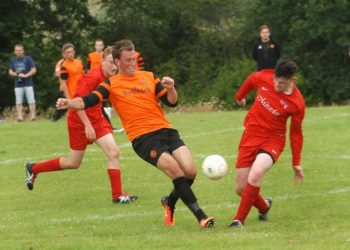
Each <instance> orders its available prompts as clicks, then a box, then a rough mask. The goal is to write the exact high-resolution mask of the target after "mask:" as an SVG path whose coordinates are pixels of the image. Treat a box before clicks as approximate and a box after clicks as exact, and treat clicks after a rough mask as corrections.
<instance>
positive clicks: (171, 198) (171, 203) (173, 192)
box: [167, 179, 194, 207]
mask: <svg viewBox="0 0 350 250" xmlns="http://www.w3.org/2000/svg"><path fill="white" fill-rule="evenodd" d="M187 182H188V185H189V186H190V187H191V186H192V184H193V182H194V180H190V179H187ZM179 198H180V197H179V195H178V194H177V193H176V190H175V188H174V189H173V190H171V192H170V194H169V196H168V202H167V203H168V205H169V206H171V207H175V204H176V202H177V201H178V199H179Z"/></svg>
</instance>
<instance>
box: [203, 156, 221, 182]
mask: <svg viewBox="0 0 350 250" xmlns="http://www.w3.org/2000/svg"><path fill="white" fill-rule="evenodd" d="M202 170H203V173H204V174H205V176H206V177H208V178H209V179H211V180H218V179H220V178H222V177H223V176H224V175H225V174H226V172H227V163H226V161H225V159H224V157H222V156H221V155H209V156H207V157H206V158H205V159H204V161H203V164H202Z"/></svg>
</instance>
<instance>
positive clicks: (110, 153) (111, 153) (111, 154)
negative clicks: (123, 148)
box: [108, 148, 120, 159]
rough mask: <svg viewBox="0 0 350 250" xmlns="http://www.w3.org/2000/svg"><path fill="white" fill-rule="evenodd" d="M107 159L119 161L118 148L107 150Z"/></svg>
mask: <svg viewBox="0 0 350 250" xmlns="http://www.w3.org/2000/svg"><path fill="white" fill-rule="evenodd" d="M108 157H109V158H110V159H119V158H120V150H119V149H118V148H115V149H111V150H109V151H108Z"/></svg>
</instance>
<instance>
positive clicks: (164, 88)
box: [56, 40, 215, 228]
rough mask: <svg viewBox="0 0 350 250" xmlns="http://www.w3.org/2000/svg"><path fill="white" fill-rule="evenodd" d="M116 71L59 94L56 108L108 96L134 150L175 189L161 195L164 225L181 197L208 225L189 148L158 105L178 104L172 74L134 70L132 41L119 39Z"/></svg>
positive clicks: (91, 103)
mask: <svg viewBox="0 0 350 250" xmlns="http://www.w3.org/2000/svg"><path fill="white" fill-rule="evenodd" d="M113 58H114V61H115V63H116V64H117V65H118V70H119V72H118V74H117V75H115V76H113V77H111V78H110V79H109V80H107V81H105V82H104V83H102V84H101V85H100V86H98V87H97V89H96V91H94V92H93V93H90V94H89V95H87V96H84V97H82V98H74V99H73V100H69V99H63V98H60V99H58V101H57V104H56V106H57V108H61V109H62V108H74V109H84V108H88V107H91V106H94V105H96V104H97V103H99V102H101V101H102V100H103V99H104V98H107V97H108V99H109V101H110V102H111V103H112V105H113V107H114V108H115V109H116V111H117V112H118V114H119V117H120V119H121V121H122V124H123V127H124V128H125V131H126V133H127V135H128V138H129V140H130V141H131V142H132V146H133V149H134V151H135V152H136V153H137V154H138V155H139V156H140V157H141V158H142V159H143V160H145V161H146V162H148V163H150V164H152V165H153V166H155V167H156V168H158V169H159V170H161V171H162V172H163V173H164V174H166V175H167V176H168V177H169V178H170V179H171V180H172V182H173V185H174V189H173V190H172V191H171V192H170V194H169V196H165V197H163V198H162V199H161V203H162V205H163V207H164V210H165V216H164V224H165V225H166V226H172V225H174V223H175V217H174V212H175V204H176V202H177V201H178V199H181V200H182V201H183V202H184V203H185V204H186V206H187V207H188V208H189V209H190V210H191V212H192V213H193V214H194V216H195V217H196V218H197V220H198V222H199V226H200V227H201V228H206V227H211V226H213V225H214V223H215V219H214V218H213V217H211V216H207V215H206V214H205V213H204V211H203V210H202V209H201V208H200V206H199V205H198V203H197V199H196V196H195V194H194V193H193V191H192V189H191V185H192V184H193V182H194V180H195V177H196V173H197V172H196V166H195V163H194V161H193V158H192V156H191V152H190V150H189V149H188V147H187V146H186V145H185V143H184V142H183V141H182V140H181V138H180V135H179V133H178V131H177V130H176V129H174V128H173V127H172V125H171V123H170V122H169V121H168V120H167V119H166V117H165V115H164V112H163V109H162V108H161V106H160V105H159V103H158V102H159V101H162V103H164V104H165V105H167V106H170V107H175V106H176V105H177V100H178V95H177V91H176V88H175V82H174V80H173V79H172V78H170V77H163V78H162V80H160V79H159V78H158V77H154V75H153V73H152V72H146V71H137V70H136V53H135V48H134V45H133V43H132V42H131V41H130V40H122V41H119V42H117V43H116V45H115V46H114V47H113Z"/></svg>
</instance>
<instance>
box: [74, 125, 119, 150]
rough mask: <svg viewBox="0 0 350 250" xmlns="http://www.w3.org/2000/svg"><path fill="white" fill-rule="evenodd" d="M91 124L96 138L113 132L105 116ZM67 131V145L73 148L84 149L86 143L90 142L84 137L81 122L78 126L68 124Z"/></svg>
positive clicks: (83, 128)
mask: <svg viewBox="0 0 350 250" xmlns="http://www.w3.org/2000/svg"><path fill="white" fill-rule="evenodd" d="M92 126H93V128H94V129H95V133H96V139H99V138H101V137H102V136H105V135H106V134H109V133H112V132H113V130H112V127H111V125H110V124H109V123H108V121H107V120H106V119H105V118H102V119H100V120H99V121H98V122H96V123H93V124H92ZM68 133H69V145H70V148H71V149H73V150H85V149H86V147H87V145H89V144H92V142H89V140H88V139H87V137H86V134H85V126H84V124H82V123H81V125H78V126H68Z"/></svg>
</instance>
